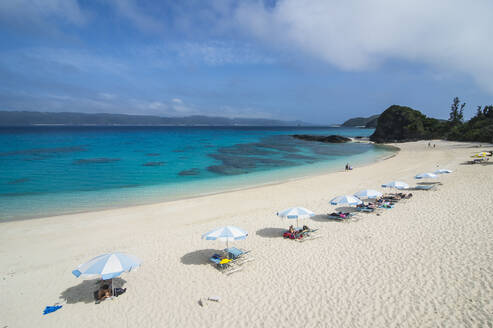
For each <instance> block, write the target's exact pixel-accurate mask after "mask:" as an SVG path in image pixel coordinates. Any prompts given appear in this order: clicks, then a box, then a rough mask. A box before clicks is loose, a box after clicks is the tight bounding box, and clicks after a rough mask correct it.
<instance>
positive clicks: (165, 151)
mask: <svg viewBox="0 0 493 328" xmlns="http://www.w3.org/2000/svg"><path fill="white" fill-rule="evenodd" d="M372 132H373V130H372V129H347V128H306V127H303V128H301V127H300V128H297V127H293V128H291V127H289V128H288V127H121V126H119V127H67V126H37V127H11V128H0V220H4V221H5V220H12V219H24V218H33V217H41V216H47V215H58V214H64V213H74V212H81V211H88V210H95V209H105V208H114V207H122V206H129V205H135V204H145V203H153V202H159V201H166V200H173V199H178V198H183V197H191V196H197V195H202V194H208V193H215V192H222V191H226V190H232V189H238V188H245V187H251V186H255V185H261V184H267V183H273V182H278V181H283V180H287V179H291V178H297V177H302V176H306V175H312V174H319V173H321V172H330V171H337V170H341V169H343V167H344V165H345V163H346V162H349V163H351V165H353V166H355V167H357V166H358V165H363V164H365V163H369V162H373V161H376V160H378V159H380V158H383V157H386V156H389V155H390V154H392V152H393V150H391V149H389V148H386V147H382V146H376V145H372V144H366V143H345V144H324V143H319V142H309V141H302V140H297V139H294V138H292V137H291V136H290V135H291V134H321V135H329V134H339V135H344V136H352V137H355V136H369V135H370V134H371V133H372Z"/></svg>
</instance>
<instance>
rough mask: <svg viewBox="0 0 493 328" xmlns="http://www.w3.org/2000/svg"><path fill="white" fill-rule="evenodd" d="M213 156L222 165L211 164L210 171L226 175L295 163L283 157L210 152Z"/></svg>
mask: <svg viewBox="0 0 493 328" xmlns="http://www.w3.org/2000/svg"><path fill="white" fill-rule="evenodd" d="M209 156H211V157H212V158H214V159H216V160H219V161H221V162H222V164H221V165H211V166H209V167H208V168H207V170H208V171H210V172H213V173H218V174H224V175H234V174H242V173H248V172H250V171H251V170H253V169H255V168H261V167H280V166H293V165H295V163H293V162H291V161H285V160H281V159H273V158H264V157H253V156H232V155H226V154H209Z"/></svg>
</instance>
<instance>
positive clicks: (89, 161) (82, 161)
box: [73, 157, 120, 165]
mask: <svg viewBox="0 0 493 328" xmlns="http://www.w3.org/2000/svg"><path fill="white" fill-rule="evenodd" d="M118 161H120V159H119V158H105V157H101V158H84V159H76V160H74V162H73V163H74V164H76V165H80V164H102V163H113V162H118Z"/></svg>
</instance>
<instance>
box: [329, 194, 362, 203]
mask: <svg viewBox="0 0 493 328" xmlns="http://www.w3.org/2000/svg"><path fill="white" fill-rule="evenodd" d="M330 203H331V204H332V205H343V204H346V205H359V204H361V203H362V201H361V199H359V198H357V197H354V196H351V195H343V196H337V197H336V198H333V199H332V200H331V201H330Z"/></svg>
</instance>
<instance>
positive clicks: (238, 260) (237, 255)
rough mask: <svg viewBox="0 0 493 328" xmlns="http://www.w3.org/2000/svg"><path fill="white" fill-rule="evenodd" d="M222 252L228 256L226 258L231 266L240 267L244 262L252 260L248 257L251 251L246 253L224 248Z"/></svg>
mask: <svg viewBox="0 0 493 328" xmlns="http://www.w3.org/2000/svg"><path fill="white" fill-rule="evenodd" d="M224 252H225V253H226V254H227V255H228V258H229V259H230V260H231V263H233V264H237V265H242V264H244V263H246V262H250V261H253V260H254V259H253V258H252V257H250V256H249V254H250V252H251V251H247V250H244V249H241V248H236V247H230V248H226V249H225V250H224Z"/></svg>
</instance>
